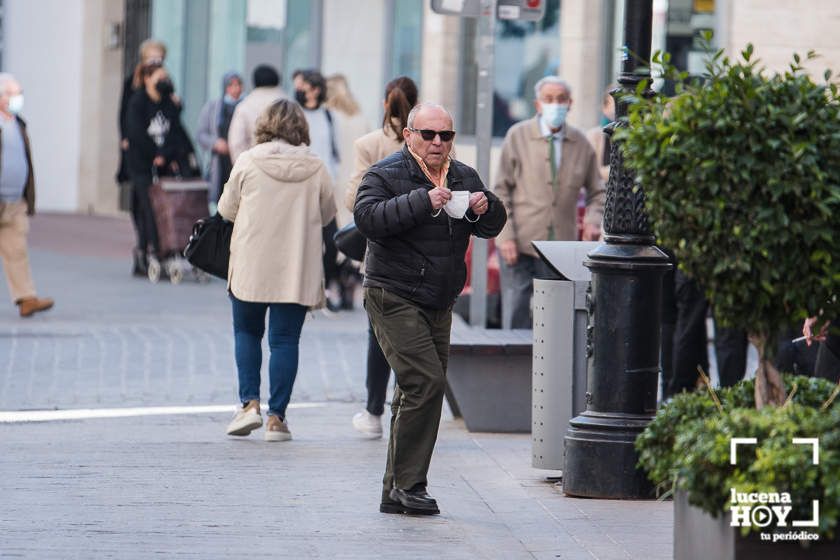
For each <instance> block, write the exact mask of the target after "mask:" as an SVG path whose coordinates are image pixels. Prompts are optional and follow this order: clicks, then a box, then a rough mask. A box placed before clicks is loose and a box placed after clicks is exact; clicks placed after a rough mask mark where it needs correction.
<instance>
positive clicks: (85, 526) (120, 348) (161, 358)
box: [0, 216, 672, 560]
mask: <svg viewBox="0 0 840 560" xmlns="http://www.w3.org/2000/svg"><path fill="white" fill-rule="evenodd" d="M105 226H107V228H109V230H108V231H107V232H106V231H103V233H102V234H101V235H102V237H104V238H107V239H108V241H107V243H103V245H102V247H98V246H97V243H96V241H95V240H96V239H97V235H96V232H97V231H100V230H101V229H102V228H104V227H105ZM109 232H110V233H109ZM71 233H72V234H73V235H71ZM75 234H78V237H79V238H83V239H85V240H86V241H85V244H84V246H83V247H79V246H75V245H74V244H73V243H72V242H71V241H72V239H73V237H74V235H75ZM32 239H33V245H34V247H33V251H32V259H33V268H34V271H35V278H36V283H37V284H38V286H39V291H40V292H41V293H42V294H44V295H52V296H54V297H56V300H57V305H56V308H55V309H54V310H53V311H51V312H49V313H48V314H43V315H41V316H37V317H35V318H34V319H33V320H28V321H23V320H20V319H18V318H17V317H16V316H15V315H14V309H12V308H11V307H6V308H5V311H4V310H3V309H2V308H0V411H21V410H32V409H78V408H94V409H104V408H124V407H128V406H134V407H139V408H141V412H142V409H143V408H144V407H151V406H159V405H186V406H203V405H228V404H229V405H231V411H232V403H233V402H234V401H235V388H236V385H235V369H234V364H233V354H232V347H233V345H232V336H231V332H230V324H229V308H228V306H229V304H228V302H227V300H226V298H225V294H224V284H223V283H221V282H213V283H210V284H208V285H198V284H188V283H185V284H182V285H180V286H170V285H163V284H161V285H157V286H152V285H149V284H148V283H147V282H144V281H142V280H135V279H132V278H130V277H129V276H128V270H129V262H128V254H129V253H128V250H129V248H130V243H131V236H130V226H129V224H128V222H127V221H124V220H110V221H109V220H102V219H91V218H82V217H74V218H69V217H49V216H46V217H36V219H35V221H34V222H33V238H32ZM120 240H123V241H120ZM121 243H124V244H126V245H127V246H126V247H125V252H124V253H122V249H121V245H120V244H121ZM121 255H125V256H124V257H123V256H121ZM365 337H366V324H365V320H364V316H363V314H362V313H361V311H355V312H353V313H341V314H339V315H338V316H336V317H334V318H327V317H326V316H324V315H322V314H315V315H314V316H313V317H312V318H310V319H308V320H307V323H306V325H305V327H304V335H303V339H302V341H301V371H300V373H299V376H298V381H297V383H296V387H295V393H294V395H293V397H292V403H293V404H292V408H291V409H290V412H289V422H290V427H291V430H292V433H293V435H294V440H292V441H291V442H285V443H272V444H269V443H266V442H264V441H262V431H258V432H255V433H254V434H253V435H252V436H251V437H249V438H242V439H238V438H228V437H226V436H225V435H224V427H225V424H226V423H227V421H228V420H229V418H230V413H229V412H213V413H199V414H180V415H163V416H149V415H140V416H134V417H126V418H87V419H82V420H74V421H51V422H29V423H0V558H38V559H41V558H85V559H87V558H121V559H122V558H149V557H152V556H155V555H156V556H160V557H164V558H201V559H204V558H229V557H231V556H232V555H233V556H236V557H251V556H271V557H275V558H289V559H305V558H329V559H332V558H365V559H368V558H394V557H400V558H435V559H475V558H492V559H496V558H498V559H505V560H506V559H519V558H527V559H558V558H560V559H619V558H620V559H634V558H638V559H644V560H657V559H666V558H670V557H671V550H672V534H671V532H672V506H671V503H670V502H664V503H660V502H628V501H601V500H580V499H572V498H567V497H564V496H563V495H562V493H561V492H560V491H559V489H558V488H557V487H556V486H555V485H553V484H551V483H550V482H548V481H546V476H547V475H551V474H555V473H552V472H549V471H540V470H536V469H532V468H531V467H530V436H529V435H527V434H522V435H507V434H504V435H503V434H472V433H469V432H467V431H466V430H465V429H464V426H463V424H462V422H460V421H458V420H454V419H452V417H451V415H449V414H447V415H446V416H445V418H444V421H443V422H442V425H441V431H440V436H439V439H438V444H437V449H436V452H435V456H434V458H433V461H432V468H431V472H430V488H429V490H430V492H431V493H432V494H433V495H434V496H435V497H436V498H437V499H438V501H439V503H440V506H441V510H442V515H440V516H436V517H431V518H422V517H408V516H394V515H385V514H380V513H379V512H378V500H379V492H380V479H381V475H382V470H383V468H384V460H385V448H386V442H385V440H376V441H370V440H363V439H360V438H359V437H357V435H356V434H355V432H354V430H353V429H352V427H351V426H350V418H351V417H352V415H353V413H354V412H356V411H357V410H359V409H360V408H361V406H362V405H361V403H362V401H363V397H364V352H365Z"/></svg>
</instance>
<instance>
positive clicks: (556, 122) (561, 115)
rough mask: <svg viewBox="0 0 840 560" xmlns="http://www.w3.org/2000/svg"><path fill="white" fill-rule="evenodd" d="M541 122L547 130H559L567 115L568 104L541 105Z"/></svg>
mask: <svg viewBox="0 0 840 560" xmlns="http://www.w3.org/2000/svg"><path fill="white" fill-rule="evenodd" d="M541 106H542V113H541V116H542V120H543V122H544V123H545V124H546V125H548V127H549V128H552V129H554V128H560V127H561V126H563V123H565V122H566V115H567V114H568V113H569V104H568V103H542V104H541Z"/></svg>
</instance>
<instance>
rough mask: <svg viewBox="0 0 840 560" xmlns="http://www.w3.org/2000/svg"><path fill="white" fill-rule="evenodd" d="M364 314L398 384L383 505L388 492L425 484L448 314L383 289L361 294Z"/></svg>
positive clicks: (443, 369)
mask: <svg viewBox="0 0 840 560" xmlns="http://www.w3.org/2000/svg"><path fill="white" fill-rule="evenodd" d="M365 309H366V310H367V312H368V317H369V318H370V322H371V324H372V325H373V330H374V332H375V333H376V338H377V339H378V340H379V344H380V345H381V346H382V351H383V352H384V353H385V357H386V358H387V360H388V363H389V364H390V365H391V368H392V369H393V370H394V375H396V378H397V389H396V391H395V392H394V400H393V401H392V402H391V413H392V416H391V436H390V438H389V440H388V460H387V463H386V466H385V476H384V477H383V479H382V484H383V493H382V494H383V499H384V498H386V497H387V495H388V492H390V490H391V489H392V488H400V489H404V490H410V489H412V488H415V487H418V486H422V487H425V486H426V484H427V479H426V476H427V474H428V472H429V464H430V462H431V460H432V451H433V450H434V448H435V441H436V440H437V433H438V427H439V425H440V412H441V407H442V405H443V393H444V389H445V387H446V365H447V362H448V360H449V335H450V331H451V328H452V310H451V309H445V310H435V309H426V308H423V307H420V306H418V305H416V304H415V303H413V302H411V301H409V300H407V299H405V298H402V297H399V296H397V295H395V294H392V293H390V292H388V291H386V290H383V289H382V288H366V289H365Z"/></svg>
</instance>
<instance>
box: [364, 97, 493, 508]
mask: <svg viewBox="0 0 840 560" xmlns="http://www.w3.org/2000/svg"><path fill="white" fill-rule="evenodd" d="M454 135H455V133H454V132H453V130H452V117H451V116H450V115H449V113H448V112H447V111H446V109H444V108H443V107H441V106H439V105H434V104H428V103H425V104H420V105H417V106H415V107H414V108H413V109H412V110H411V112H410V113H409V116H408V126H407V127H406V128H405V129H403V138H405V146H404V147H403V149H402V150H401V151H399V152H396V153H394V154H392V155H390V156H388V157H387V158H385V159H384V160H382V161H380V162H378V163H376V164H374V165H373V166H372V167H371V168H370V169H369V170H368V172H367V173H366V174H365V176H364V177H363V178H362V182H361V184H360V185H359V190H358V193H357V195H356V203H355V206H354V209H353V210H354V211H353V216H354V218H355V221H356V226H357V227H358V228H359V231H360V232H362V234H363V235H364V236H365V237H367V239H368V245H367V256H366V257H365V266H366V270H365V280H364V288H365V309H366V310H367V312H368V317H369V318H370V322H371V324H372V325H373V330H374V332H375V333H376V338H377V340H378V341H379V344H380V345H381V347H382V350H383V352H384V353H385V358H386V359H387V360H388V363H389V364H390V365H391V368H392V369H393V370H394V373H395V375H396V378H397V389H396V392H395V394H394V398H393V401H392V403H391V412H392V416H391V437H390V440H389V442H388V461H387V466H386V468H385V477H384V479H383V489H382V501H381V504H380V507H379V509H380V511H381V512H383V513H412V514H425V515H430V514H437V513H440V510H439V509H438V506H437V502H436V501H435V500H434V498H432V497H431V496H429V494H428V493H427V492H426V484H427V480H426V475H427V473H428V469H429V463H430V461H431V458H432V451H433V450H434V446H435V441H436V439H437V431H438V426H439V424H440V412H441V406H442V404H443V393H444V387H445V385H446V365H447V361H448V359H449V336H450V330H451V326H452V305H453V303H454V302H455V298H457V297H458V294H459V293H460V292H461V290H462V289H463V287H464V281H465V280H466V275H467V270H466V265H465V263H464V255H465V253H466V251H467V246H468V244H469V240H470V236H471V235H476V236H478V237H484V238H489V237H495V236H496V235H498V233H499V232H500V231H501V230H502V227H503V226H504V225H505V221H506V220H507V215H506V213H505V209H504V206H503V205H502V203H501V201H499V199H498V198H497V197H496V196H495V195H494V194H492V193H491V192H489V191H488V190H486V189H485V188H484V185H483V184H482V182H481V179H480V178H479V177H478V173H476V171H475V170H474V169H472V168H470V167H468V166H467V165H464V164H463V163H461V162H459V161H455V160H451V159H450V158H449V153H450V151H451V150H452V142H453V140H454Z"/></svg>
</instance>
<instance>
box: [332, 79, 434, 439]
mask: <svg viewBox="0 0 840 560" xmlns="http://www.w3.org/2000/svg"><path fill="white" fill-rule="evenodd" d="M416 104H417V85H416V84H415V83H414V81H413V80H412V79H411V78H408V77H406V76H400V77H399V78H396V79H394V80H391V81H390V82H388V85H386V86H385V101H384V107H385V116H384V117H383V119H382V128H380V129H377V130H374V131H373V132H370V133H368V134H365V135H364V136H362V137H361V138H359V139H358V140H356V141H355V142H354V143H353V151H354V153H355V154H356V155H355V158H354V161H355V165H354V169H355V172H354V174H353V177H352V178H351V179H350V181H349V183H348V184H347V191H346V193H345V199H344V204H345V205H346V206H347V209H348V210H350V212H351V213H352V212H353V205H354V204H355V202H356V190H357V189H358V188H359V183H361V182H362V177H364V175H365V173H366V172H367V170H368V168H369V167H370V166H371V165H373V164H374V163H376V162H377V161H379V160H381V159H384V158H386V157H387V156H389V155H391V154H393V153H394V152H396V151H399V150H400V149H402V144H403V135H402V131H403V129H404V128H406V127H408V113H409V112H410V111H411V109H412V108H413V107H414V106H415V105H416ZM390 375H391V366H389V365H388V362H387V360H385V355H384V354H383V353H382V349H381V348H380V347H379V342H378V341H377V340H376V336H375V335H374V334H373V328H372V327H371V326H370V322H368V354H367V382H366V385H367V391H368V398H367V406H366V407H365V410H363V411H361V412H359V413H358V414H356V415H355V416H353V427H354V428H356V429H357V430H358V431H360V432H361V433H363V434H364V435H366V436H368V437H372V438H380V437H382V413H383V412H384V411H385V393H386V391H387V390H388V378H389V377H390Z"/></svg>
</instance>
